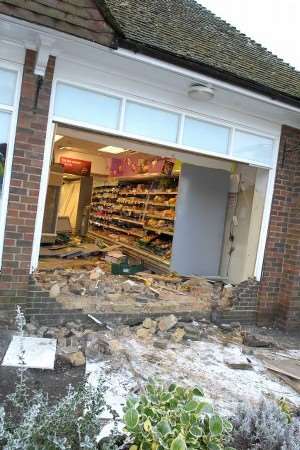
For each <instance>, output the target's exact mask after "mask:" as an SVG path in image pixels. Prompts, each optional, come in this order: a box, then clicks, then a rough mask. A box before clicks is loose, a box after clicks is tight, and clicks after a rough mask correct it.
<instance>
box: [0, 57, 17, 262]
mask: <svg viewBox="0 0 300 450" xmlns="http://www.w3.org/2000/svg"><path fill="white" fill-rule="evenodd" d="M0 65H1V61H0ZM19 79H20V77H19V70H18V69H15V70H14V69H11V67H10V66H8V65H7V63H3V66H0V266H1V259H2V250H3V238H4V229H5V221H6V210H7V201H8V192H9V183H10V173H11V164H12V158H13V148H14V142H13V136H12V135H13V133H12V132H13V129H12V128H13V127H14V128H15V123H16V120H17V111H18V108H17V106H18V105H17V101H18V98H17V97H18V96H17V91H18V90H17V84H18V82H19V81H18V80H19Z"/></svg>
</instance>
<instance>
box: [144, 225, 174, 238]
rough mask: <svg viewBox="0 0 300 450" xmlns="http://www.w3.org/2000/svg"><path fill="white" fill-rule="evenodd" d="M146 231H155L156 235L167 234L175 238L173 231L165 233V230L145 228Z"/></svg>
mask: <svg viewBox="0 0 300 450" xmlns="http://www.w3.org/2000/svg"><path fill="white" fill-rule="evenodd" d="M144 229H145V230H148V231H153V233H156V234H167V235H168V236H174V232H173V231H167V230H166V231H164V230H159V231H158V230H157V229H156V228H151V227H144Z"/></svg>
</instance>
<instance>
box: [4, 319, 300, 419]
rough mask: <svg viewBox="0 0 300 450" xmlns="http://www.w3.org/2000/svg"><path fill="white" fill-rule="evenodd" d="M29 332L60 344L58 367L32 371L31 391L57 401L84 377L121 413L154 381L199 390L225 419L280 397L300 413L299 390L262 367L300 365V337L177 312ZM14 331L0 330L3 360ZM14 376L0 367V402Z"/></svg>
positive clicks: (12, 371)
mask: <svg viewBox="0 0 300 450" xmlns="http://www.w3.org/2000/svg"><path fill="white" fill-rule="evenodd" d="M26 329H27V334H28V335H32V336H42V337H47V338H50V337H51V338H56V339H57V354H56V365H55V370H54V371H51V370H47V371H41V370H33V369H31V370H28V371H27V377H28V382H29V385H30V387H31V388H32V389H34V388H35V387H42V388H43V389H45V391H46V392H49V393H50V397H51V396H52V397H53V398H59V396H60V395H62V393H63V392H65V389H66V387H67V385H68V384H69V383H71V384H77V383H78V382H79V381H81V380H83V379H84V376H85V373H87V374H88V376H89V380H90V382H92V383H93V382H95V381H96V380H97V379H98V378H99V377H100V378H101V379H103V380H104V381H105V382H106V386H107V391H106V399H107V401H108V403H109V404H110V405H111V406H112V407H113V408H114V409H115V410H116V411H117V412H118V413H119V414H122V405H123V404H124V401H125V399H126V397H127V396H128V395H130V394H131V393H133V392H137V391H139V390H140V389H142V386H143V384H144V383H146V382H147V380H148V379H149V378H155V379H156V380H158V381H159V380H160V381H162V382H165V383H171V382H177V383H178V384H181V385H187V386H194V385H200V386H202V387H203V389H204V391H205V394H206V396H207V398H209V399H211V401H212V402H213V404H214V405H215V407H216V409H217V410H219V411H220V412H222V413H223V414H226V415H228V416H231V415H232V414H234V412H235V411H236V408H237V406H238V404H239V403H240V402H244V401H249V402H257V401H258V400H259V399H260V398H261V397H262V396H264V397H269V398H273V399H275V400H279V399H280V398H282V397H283V398H285V399H287V400H288V402H289V403H290V404H291V405H292V406H293V408H295V409H297V408H298V409H299V408H300V390H298V392H297V390H295V389H293V388H292V387H291V386H290V385H289V384H287V383H286V382H283V381H282V380H281V379H280V377H279V376H278V374H276V373H275V372H272V371H270V370H268V369H267V368H266V365H265V362H264V359H265V358H268V360H270V359H271V360H274V361H276V360H278V358H281V359H282V358H284V359H285V360H286V361H289V362H293V363H294V364H296V365H299V359H300V351H299V342H300V339H299V336H295V337H294V338H293V339H292V338H290V337H288V336H285V335H283V334H281V333H279V332H276V333H275V332H274V331H270V330H267V329H260V330H257V329H251V330H250V329H242V328H241V327H240V326H238V325H235V326H229V325H221V326H219V327H217V326H216V325H214V324H212V323H210V322H209V321H207V320H202V321H199V322H195V321H193V322H179V321H178V319H177V318H176V317H175V316H173V315H169V316H163V317H161V318H160V319H159V320H156V321H155V320H153V319H150V318H147V319H145V320H144V322H143V323H141V324H139V325H136V326H132V327H129V326H124V325H122V324H116V323H110V324H102V325H101V324H100V325H99V324H97V323H95V322H94V321H93V320H90V321H89V322H87V323H82V322H79V321H74V322H67V323H65V324H64V325H63V326H59V327H46V326H42V327H41V326H39V325H38V324H37V323H29V324H28V325H27V327H26ZM5 333H6V334H5ZM11 334H12V333H11V332H8V331H7V332H3V333H2V336H6V337H5V339H4V338H3V339H1V357H3V356H4V354H5V349H6V348H7V346H8V343H9V341H10V338H11ZM299 367H300V366H299ZM16 373H17V369H15V368H12V367H10V368H8V367H3V366H1V367H0V384H1V400H3V399H4V397H5V396H6V394H7V393H9V392H11V391H12V390H13V387H14V384H15V380H16Z"/></svg>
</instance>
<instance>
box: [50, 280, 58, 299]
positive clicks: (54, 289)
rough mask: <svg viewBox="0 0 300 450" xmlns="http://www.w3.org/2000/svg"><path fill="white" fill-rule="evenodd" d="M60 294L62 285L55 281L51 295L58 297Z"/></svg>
mask: <svg viewBox="0 0 300 450" xmlns="http://www.w3.org/2000/svg"><path fill="white" fill-rule="evenodd" d="M59 294H60V286H59V284H58V283H55V284H53V286H51V288H50V291H49V295H50V297H58V296H59Z"/></svg>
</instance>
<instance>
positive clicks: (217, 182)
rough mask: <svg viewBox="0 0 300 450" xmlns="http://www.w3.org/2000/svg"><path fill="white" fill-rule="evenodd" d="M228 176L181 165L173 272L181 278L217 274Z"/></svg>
mask: <svg viewBox="0 0 300 450" xmlns="http://www.w3.org/2000/svg"><path fill="white" fill-rule="evenodd" d="M229 177H230V174H229V172H227V171H225V170H217V169H210V168H205V167H197V166H193V165H189V164H183V165H182V172H181V176H180V182H179V194H178V200H177V206H176V221H175V233H174V240H173V251H172V262H171V268H172V270H174V271H176V272H178V273H180V274H182V275H200V276H218V275H219V270H220V261H221V253H222V244H223V235H224V223H225V214H226V206H227V195H228V190H229Z"/></svg>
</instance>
